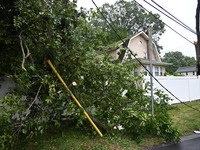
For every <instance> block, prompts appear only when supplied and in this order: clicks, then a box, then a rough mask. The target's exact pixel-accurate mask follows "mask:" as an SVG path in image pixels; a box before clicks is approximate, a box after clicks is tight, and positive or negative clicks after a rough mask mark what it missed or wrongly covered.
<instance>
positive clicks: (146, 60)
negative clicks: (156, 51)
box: [132, 59, 172, 66]
mask: <svg viewBox="0 0 200 150" xmlns="http://www.w3.org/2000/svg"><path fill="white" fill-rule="evenodd" d="M132 62H133V63H137V61H136V60H133V61H132ZM140 62H141V63H142V64H144V65H149V64H150V62H149V60H148V59H140ZM152 65H158V66H169V65H172V63H166V62H161V61H154V60H153V61H152Z"/></svg>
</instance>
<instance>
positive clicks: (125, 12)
mask: <svg viewBox="0 0 200 150" xmlns="http://www.w3.org/2000/svg"><path fill="white" fill-rule="evenodd" d="M100 9H101V10H102V12H103V14H104V15H105V17H106V18H107V19H108V20H110V21H111V22H112V25H113V26H114V27H115V29H116V30H117V31H118V33H119V35H120V36H121V37H122V38H125V37H127V36H130V35H133V34H136V33H138V32H140V31H144V32H146V33H147V32H148V28H149V26H153V33H152V34H153V39H154V41H155V42H157V41H158V40H159V39H160V36H161V35H162V34H163V33H164V31H165V29H164V23H163V22H162V21H160V20H158V19H156V18H155V17H154V16H156V17H158V18H159V17H160V16H159V15H158V14H153V15H154V16H153V15H151V14H150V13H148V12H146V11H145V10H144V9H143V8H142V7H141V6H140V5H139V4H138V3H136V2H135V0H132V1H130V2H127V1H125V0H119V1H117V2H116V3H115V4H113V5H110V4H108V3H105V4H104V5H103V6H102V7H101V8H100ZM151 13H152V12H151ZM91 23H92V25H94V26H98V27H100V28H102V29H103V30H104V31H106V32H107V33H108V35H107V42H108V43H105V44H111V43H113V42H116V41H118V40H119V39H118V37H117V36H116V34H115V33H114V32H113V31H112V29H111V28H110V27H109V26H108V25H107V24H106V21H105V20H104V18H103V17H102V16H101V14H99V15H98V16H97V17H96V18H94V19H93V20H92V21H91ZM161 48H162V47H160V46H159V49H161Z"/></svg>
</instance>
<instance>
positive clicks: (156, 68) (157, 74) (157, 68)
mask: <svg viewBox="0 0 200 150" xmlns="http://www.w3.org/2000/svg"><path fill="white" fill-rule="evenodd" d="M155 76H159V67H155Z"/></svg>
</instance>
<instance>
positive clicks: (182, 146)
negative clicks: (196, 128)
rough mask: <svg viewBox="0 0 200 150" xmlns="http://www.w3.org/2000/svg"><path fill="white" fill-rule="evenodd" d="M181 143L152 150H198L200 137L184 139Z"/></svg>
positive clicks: (194, 136)
mask: <svg viewBox="0 0 200 150" xmlns="http://www.w3.org/2000/svg"><path fill="white" fill-rule="evenodd" d="M181 141H182V142H181V143H175V144H168V145H165V146H160V147H158V148H154V149H152V150H200V136H197V135H191V136H187V137H184V138H183V139H182V140H181Z"/></svg>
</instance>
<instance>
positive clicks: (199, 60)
mask: <svg viewBox="0 0 200 150" xmlns="http://www.w3.org/2000/svg"><path fill="white" fill-rule="evenodd" d="M199 17H200V0H198V4H197V9H196V33H197V42H195V43H194V44H195V48H196V59H197V76H198V75H200V32H199V30H200V22H199V21H200V18H199Z"/></svg>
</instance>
